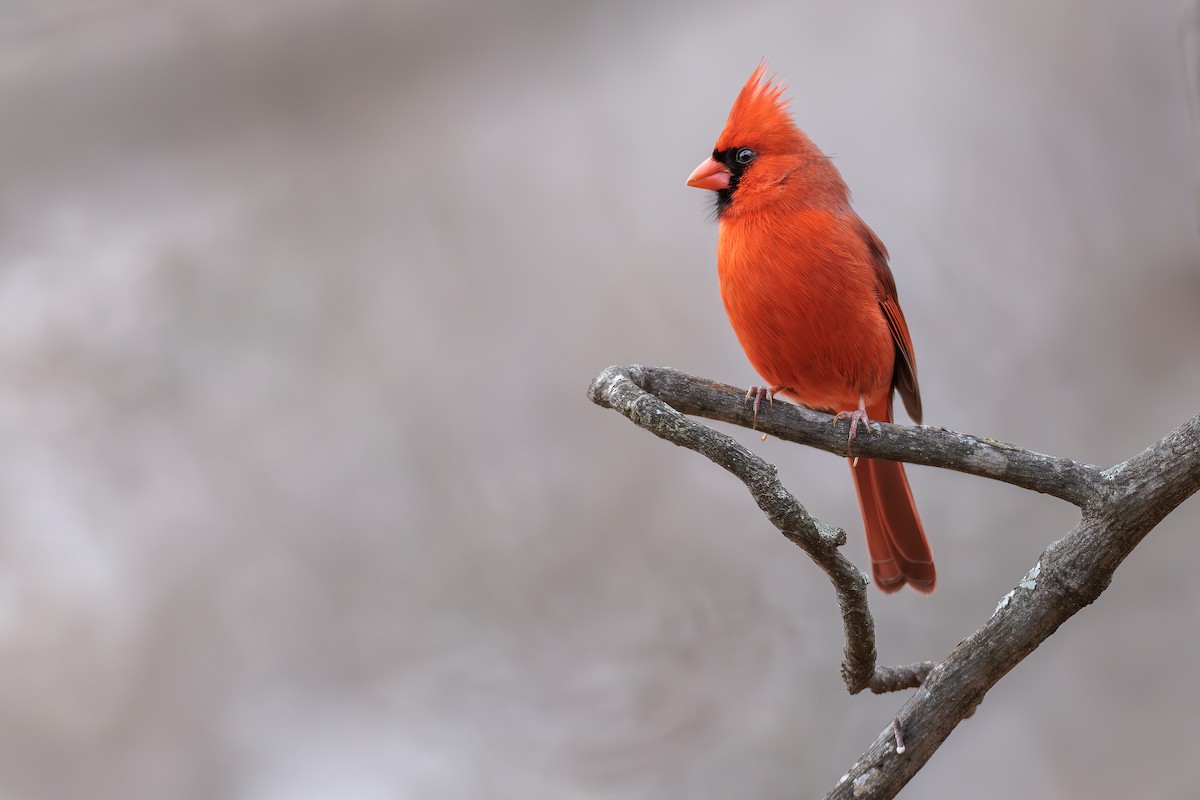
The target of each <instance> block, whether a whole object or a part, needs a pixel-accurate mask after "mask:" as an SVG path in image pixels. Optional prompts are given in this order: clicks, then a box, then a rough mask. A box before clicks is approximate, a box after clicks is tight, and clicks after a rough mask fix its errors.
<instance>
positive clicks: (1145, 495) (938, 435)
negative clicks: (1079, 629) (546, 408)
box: [589, 366, 1200, 798]
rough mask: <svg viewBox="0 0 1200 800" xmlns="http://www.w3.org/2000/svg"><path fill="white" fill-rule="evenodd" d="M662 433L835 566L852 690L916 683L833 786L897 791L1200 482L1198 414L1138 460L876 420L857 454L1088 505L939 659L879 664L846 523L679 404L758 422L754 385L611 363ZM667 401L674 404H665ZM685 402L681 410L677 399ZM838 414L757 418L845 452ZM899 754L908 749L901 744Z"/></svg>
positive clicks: (625, 396) (610, 397)
mask: <svg viewBox="0 0 1200 800" xmlns="http://www.w3.org/2000/svg"><path fill="white" fill-rule="evenodd" d="M589 394H590V396H591V398H592V400H593V401H595V402H596V403H599V404H600V405H603V406H607V407H611V408H615V409H617V410H619V411H621V412H622V413H623V414H625V415H626V416H627V417H629V418H630V419H631V420H633V421H634V422H635V423H636V424H638V425H640V426H641V427H644V428H646V429H648V430H651V431H652V432H654V433H655V434H656V435H658V436H660V437H662V438H664V439H667V440H669V441H672V442H675V443H676V444H680V445H682V446H685V447H689V448H691V449H693V450H696V451H697V452H701V453H703V454H704V455H706V456H708V457H709V458H710V459H712V460H713V461H715V462H716V463H718V464H721V465H722V466H724V467H725V468H726V469H728V470H730V471H731V472H733V473H734V474H735V475H737V476H738V477H739V478H740V479H741V480H742V481H743V482H744V483H745V484H746V486H747V487H748V488H749V489H750V491H751V494H752V495H753V496H754V498H755V500H756V502H758V504H759V507H760V508H762V510H763V511H764V512H765V513H766V514H767V516H768V518H770V519H771V521H772V522H773V523H774V524H775V525H776V527H778V528H780V530H781V531H783V533H784V535H785V536H787V537H788V538H789V539H791V540H792V541H794V542H796V544H798V545H800V546H801V547H802V548H803V549H804V550H805V552H807V553H808V554H809V555H810V556H811V557H812V558H813V559H814V560H816V561H817V563H818V564H819V565H820V566H821V567H822V569H824V570H825V571H826V573H827V574H829V576H830V579H831V580H832V581H833V583H834V587H835V589H836V590H837V593H838V603H839V605H840V606H841V609H842V619H843V627H844V629H845V632H846V647H845V660H844V661H843V665H842V670H843V677H844V678H845V679H846V684H847V686H848V687H849V688H850V690H851V691H852V692H857V691H860V690H861V689H863V688H870V689H871V690H872V691H879V692H881V691H894V690H897V689H902V688H906V687H912V686H918V685H919V686H920V689H919V691H917V692H916V693H914V694H913V696H912V697H910V698H909V699H908V701H907V702H906V703H905V704H904V705H903V706H902V707H901V709H900V712H899V713H898V714H897V715H896V717H895V718H894V719H893V720H892V723H891V724H890V725H888V727H887V728H885V729H884V730H883V731H882V732H881V733H880V734H879V736H878V737H876V739H875V741H874V743H873V744H872V745H871V746H870V747H869V748H868V749H867V751H866V752H865V753H864V754H863V755H862V757H860V758H859V759H858V761H857V762H855V764H854V766H852V767H851V768H850V770H849V771H847V773H846V774H845V775H844V776H842V778H841V780H840V781H838V783H837V785H836V786H835V787H834V788H833V790H832V791H831V792H830V793H829V795H827V797H829V798H851V797H853V798H864V797H867V798H890V797H894V796H895V795H896V793H897V792H899V791H900V790H901V789H902V788H903V787H904V785H905V784H906V783H907V782H908V781H909V779H910V778H912V776H913V775H915V774H916V773H917V771H918V770H920V769H921V767H922V766H924V764H925V763H926V762H927V761H928V760H929V758H930V756H932V755H933V753H934V752H935V751H936V750H937V748H938V747H939V746H940V745H941V743H942V742H943V741H945V739H946V737H948V736H949V735H950V733H951V731H953V730H954V728H955V727H956V726H957V725H958V723H959V722H961V721H962V720H964V719H966V718H967V717H969V716H971V714H973V713H974V711H975V708H976V707H977V706H978V705H979V704H980V703H981V702H982V701H983V698H984V696H985V695H986V694H987V692H988V690H989V689H991V688H992V686H994V685H995V684H996V682H997V681H999V680H1000V679H1001V678H1002V677H1004V675H1006V674H1007V673H1008V672H1009V670H1011V669H1012V668H1013V667H1014V666H1016V665H1017V664H1019V663H1020V662H1021V661H1022V660H1023V659H1024V658H1025V657H1026V656H1027V655H1029V654H1030V653H1031V652H1033V651H1034V650H1035V649H1036V648H1037V647H1038V646H1039V645H1040V644H1041V643H1042V642H1043V641H1045V640H1046V638H1047V637H1049V636H1050V635H1051V634H1052V633H1054V631H1056V630H1057V629H1058V627H1059V626H1060V625H1062V624H1063V623H1064V622H1065V621H1066V620H1068V619H1070V618H1071V617H1072V616H1073V615H1074V614H1075V613H1077V612H1078V611H1079V610H1080V609H1082V608H1084V607H1085V606H1087V605H1089V604H1091V603H1092V602H1094V601H1095V600H1096V598H1098V597H1099V596H1100V595H1101V593H1103V592H1104V590H1105V589H1106V588H1108V585H1109V582H1110V581H1111V580H1112V576H1113V573H1114V571H1115V570H1116V568H1117V567H1118V566H1119V565H1120V563H1121V562H1122V561H1124V560H1125V558H1126V557H1127V556H1128V555H1129V554H1130V553H1131V552H1132V551H1133V549H1134V548H1135V547H1136V546H1137V545H1138V543H1139V542H1141V541H1142V539H1143V538H1144V537H1145V536H1146V535H1147V534H1148V533H1149V532H1150V531H1151V530H1152V529H1153V528H1154V526H1156V525H1157V524H1158V523H1159V522H1160V521H1161V520H1162V519H1163V518H1164V517H1166V516H1167V514H1169V513H1171V511H1173V510H1174V509H1175V508H1176V507H1177V506H1178V505H1179V504H1180V503H1182V502H1183V501H1184V500H1186V499H1187V498H1188V497H1190V496H1191V495H1193V494H1195V493H1196V492H1197V491H1200V414H1198V415H1196V416H1195V417H1193V418H1192V419H1190V420H1189V421H1187V422H1186V423H1184V424H1183V425H1181V426H1180V427H1178V428H1176V429H1175V430H1174V431H1172V432H1171V433H1169V434H1168V435H1166V436H1165V437H1163V438H1162V439H1161V440H1159V441H1158V442H1156V443H1155V444H1153V445H1151V446H1150V447H1148V448H1146V449H1145V450H1143V451H1142V452H1141V453H1139V454H1137V455H1136V456H1134V457H1133V458H1131V459H1129V460H1128V461H1124V462H1122V463H1120V464H1117V465H1116V466H1114V467H1111V468H1109V469H1105V470H1100V469H1099V468H1097V467H1093V466H1091V465H1088V464H1080V463H1077V462H1075V461H1071V460H1069V459H1063V458H1056V457H1053V456H1047V455H1042V454H1040V453H1034V452H1031V451H1028V450H1024V449H1022V448H1019V447H1016V446H1015V445H1009V444H1004V443H1002V442H996V441H994V440H991V439H979V438H976V437H973V436H967V435H965V434H960V433H954V432H952V431H946V430H941V429H934V428H927V427H915V428H909V427H902V426H898V425H887V424H884V425H879V426H878V432H877V434H878V435H876V436H870V437H859V438H858V439H857V440H856V443H855V455H861V456H866V457H871V458H889V459H893V460H898V461H908V462H912V463H916V464H925V465H928V466H935V467H944V468H947V469H954V470H958V471H960V472H965V473H968V474H972V475H979V476H981V477H987V478H993V479H995V480H1000V481H1004V482H1007V483H1011V484H1013V485H1016V486H1021V487H1024V488H1027V489H1031V490H1034V491H1039V492H1044V493H1046V494H1050V495H1053V496H1055V497H1059V498H1061V499H1063V500H1067V501H1068V502H1071V503H1074V504H1075V505H1077V506H1080V507H1081V508H1082V509H1083V516H1082V518H1081V519H1080V521H1079V523H1078V524H1077V525H1076V526H1075V527H1074V528H1073V529H1072V530H1071V531H1070V532H1069V533H1068V534H1067V535H1066V536H1064V537H1063V538H1062V539H1060V540H1058V541H1056V542H1054V543H1053V544H1051V545H1050V546H1049V547H1047V548H1046V549H1045V550H1044V551H1043V552H1042V554H1041V557H1040V558H1039V559H1038V561H1037V563H1036V564H1034V565H1033V567H1032V568H1031V569H1030V570H1029V572H1028V573H1027V574H1026V575H1025V577H1024V578H1022V579H1021V580H1020V581H1019V582H1018V584H1017V585H1016V586H1015V587H1014V588H1013V590H1012V591H1010V592H1009V593H1008V594H1006V595H1005V596H1004V597H1003V598H1001V599H1000V602H999V603H998V604H997V606H996V610H995V612H994V613H993V614H992V616H991V617H990V618H989V619H988V620H987V621H986V622H985V623H984V624H983V625H982V626H981V627H980V628H979V630H977V631H976V632H975V633H973V634H972V635H971V636H969V637H968V638H966V639H965V640H963V641H962V642H960V643H959V645H958V646H957V647H956V648H954V650H953V651H952V652H951V653H950V655H949V656H948V657H947V658H946V660H945V661H943V662H942V663H940V664H938V665H936V666H934V664H933V663H932V662H923V663H920V664H913V665H910V666H908V667H880V668H876V667H875V666H874V659H875V648H874V623H873V621H872V618H871V615H870V612H869V610H868V608H867V601H866V592H865V585H866V577H865V576H864V575H863V574H862V573H861V572H859V571H858V570H857V569H856V568H855V567H854V566H853V565H851V564H850V563H849V562H848V561H847V560H846V559H845V558H843V557H842V556H841V554H840V553H839V552H838V550H837V547H838V546H840V545H841V544H842V543H843V542H844V539H845V534H844V533H843V532H842V531H840V530H837V529H833V528H830V527H829V526H827V525H825V524H824V523H821V522H819V521H818V520H816V519H815V518H813V517H812V516H811V515H809V514H808V512H807V511H805V510H804V507H803V506H801V505H800V503H799V502H797V501H796V500H795V498H794V497H792V495H791V494H789V493H788V492H787V490H786V489H784V488H783V487H782V486H781V485H780V483H779V481H778V480H777V479H776V477H775V468H774V467H773V466H771V465H770V464H767V463H766V462H765V461H763V460H762V459H759V458H758V457H757V456H755V455H753V454H752V453H750V452H749V451H748V450H746V449H745V448H744V447H742V446H741V445H739V444H738V443H737V442H735V441H734V440H733V439H731V438H729V437H728V436H725V435H723V434H720V433H717V432H716V431H713V430H711V429H709V428H707V427H705V426H703V425H700V424H698V423H694V422H691V421H690V420H687V419H686V418H685V417H684V416H683V413H689V414H695V415H698V416H704V417H708V418H710V419H717V420H722V421H725V422H731V423H734V424H738V425H743V426H746V427H749V426H750V424H751V413H750V411H749V410H748V409H746V408H745V407H744V404H743V400H744V395H743V394H742V392H740V391H739V390H737V389H734V388H733V387H730V386H725V385H722V384H718V383H714V382H712V381H707V380H703V379H700V378H692V377H690V376H687V375H685V374H683V373H681V372H677V371H675V370H670V369H662V368H651V367H639V366H631V367H610V368H608V369H607V370H605V371H604V372H602V373H601V374H600V375H599V376H598V377H597V378H596V380H595V381H594V382H593V384H592V387H591V389H590V392H589ZM668 404H669V405H668ZM681 412H683V413H681ZM829 421H830V417H829V416H828V415H824V414H817V413H814V412H811V411H807V410H805V409H802V408H798V407H794V406H790V405H777V406H775V408H774V409H773V410H771V411H769V412H768V413H767V414H765V415H763V416H760V417H759V425H758V427H759V429H760V430H763V431H764V432H767V433H770V434H773V435H775V436H777V437H779V438H781V439H787V440H789V441H794V442H799V443H802V444H808V445H811V446H813V447H817V448H820V449H822V450H827V451H829V452H832V453H838V454H840V455H845V454H846V433H845V431H844V430H839V429H835V427H834V426H832V425H830V422H829ZM901 754H903V755H902V756H901Z"/></svg>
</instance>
